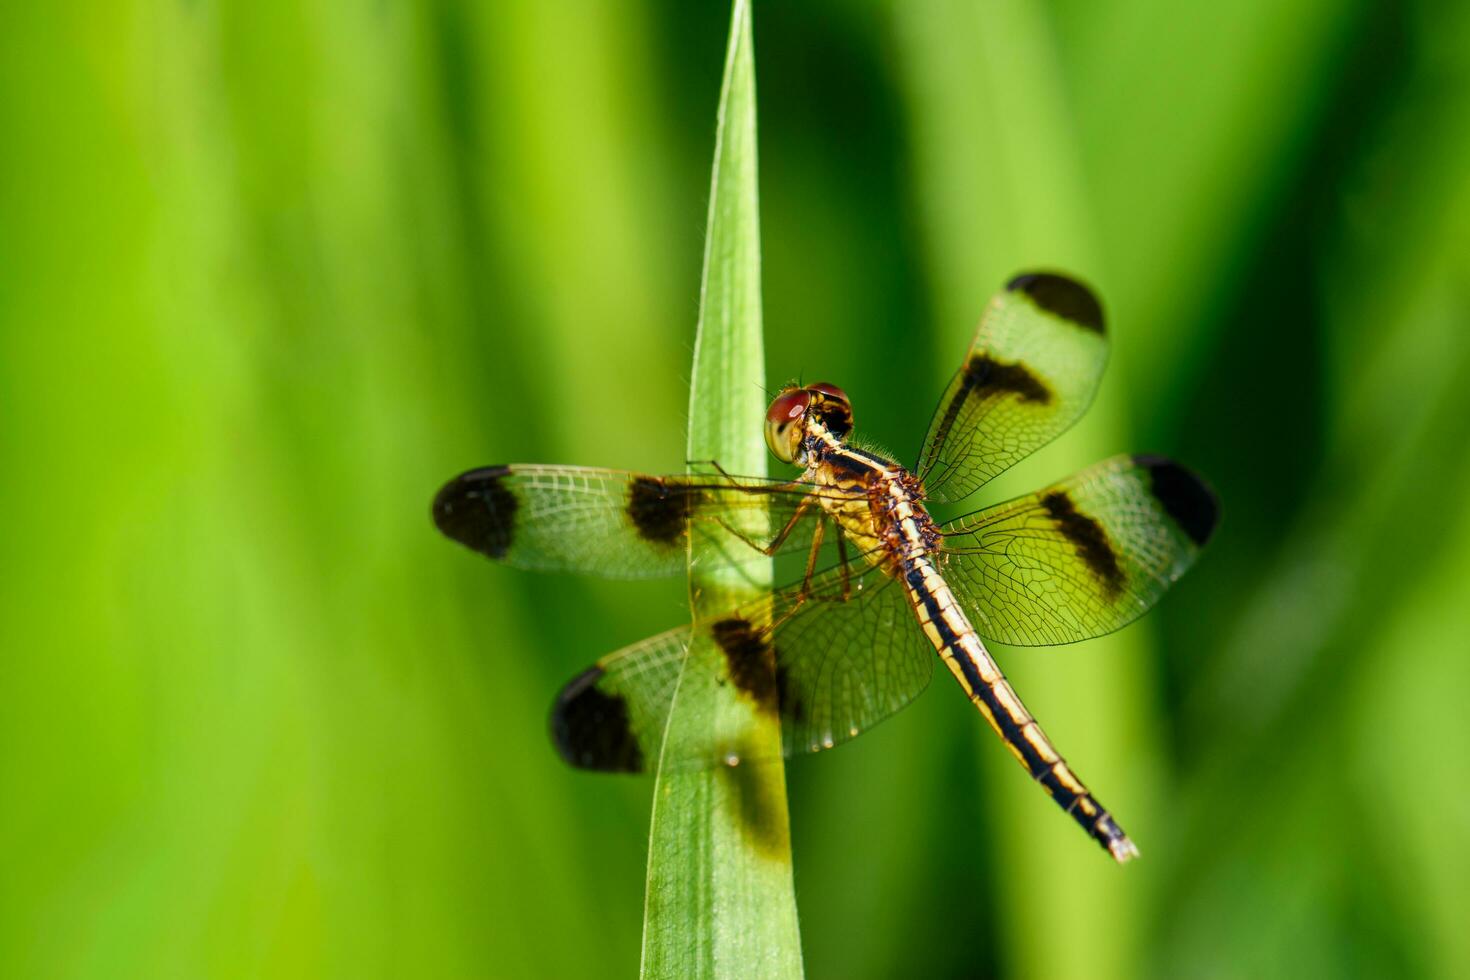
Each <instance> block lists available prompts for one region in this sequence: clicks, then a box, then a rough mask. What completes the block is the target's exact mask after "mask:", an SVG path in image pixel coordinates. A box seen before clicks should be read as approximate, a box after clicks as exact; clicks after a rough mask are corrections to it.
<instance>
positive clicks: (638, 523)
mask: <svg viewBox="0 0 1470 980" xmlns="http://www.w3.org/2000/svg"><path fill="white" fill-rule="evenodd" d="M700 494H701V491H699V490H696V489H695V488H693V487H689V486H685V485H684V484H681V483H670V482H668V481H666V480H660V479H659V478H657V477H652V476H635V477H634V478H633V481H632V482H631V483H630V484H629V485H628V518H629V520H631V521H632V522H633V527H634V528H636V529H637V531H638V533H639V534H640V535H641V536H642V537H643V538H644V539H645V540H647V541H655V542H658V543H659V544H673V543H674V542H675V541H677V540H679V536H680V535H682V534H683V533H684V530H685V528H687V527H688V526H689V517H690V515H692V514H693V513H694V508H695V505H696V504H697V503H698V502H699V498H700Z"/></svg>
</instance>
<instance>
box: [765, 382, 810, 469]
mask: <svg viewBox="0 0 1470 980" xmlns="http://www.w3.org/2000/svg"><path fill="white" fill-rule="evenodd" d="M811 403H812V396H811V392H809V391H807V390H805V389H803V388H788V389H786V390H785V391H783V392H781V394H779V395H777V396H776V400H775V401H773V402H771V407H770V408H769V409H767V410H766V445H767V446H769V447H770V450H771V452H772V453H774V454H775V456H776V458H777V459H779V460H781V462H783V463H790V462H792V461H793V460H794V459H796V449H797V446H798V445H799V444H800V442H801V434H802V430H803V426H802V424H801V423H802V417H803V416H804V415H806V410H807V409H808V408H809V407H810V406H811Z"/></svg>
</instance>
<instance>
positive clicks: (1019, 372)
mask: <svg viewBox="0 0 1470 980" xmlns="http://www.w3.org/2000/svg"><path fill="white" fill-rule="evenodd" d="M1107 356H1108V340H1107V335H1106V332H1105V329H1104V326H1103V314H1102V307H1101V306H1100V305H1099V304H1098V301H1097V299H1096V297H1094V296H1093V294H1092V292H1091V291H1090V290H1089V289H1088V288H1087V287H1086V286H1084V285H1082V284H1081V283H1078V282H1076V281H1075V280H1073V279H1069V278H1067V277H1065V276H1061V275H1057V274H1055V273H1046V272H1040V273H1028V274H1025V275H1020V276H1017V277H1016V278H1014V279H1012V280H1011V281H1010V283H1009V284H1007V286H1006V288H1005V290H1004V291H1002V292H1001V293H999V294H997V295H996V296H995V298H994V299H992V300H991V301H990V306H989V307H988V308H987V309H986V311H985V313H984V315H983V316H982V317H981V318H980V326H979V328H978V329H977V330H976V333H975V340H974V342H973V343H972V344H971V345H970V352H969V355H968V357H967V358H966V359H965V365H964V367H962V368H960V370H959V372H958V373H956V374H955V376H954V379H953V380H952V381H950V383H949V387H948V388H946V389H945V392H944V396H943V398H941V400H940V403H939V408H938V409H937V410H936V411H935V413H934V418H933V420H932V421H931V422H930V423H929V433H928V435H927V436H925V438H924V451H923V454H922V455H921V456H920V459H919V462H918V465H917V466H915V467H914V472H915V474H916V475H917V476H918V477H919V480H920V481H921V482H922V483H923V485H924V489H925V492H926V493H927V495H928V496H929V497H930V498H931V499H933V500H939V501H952V500H960V499H962V498H964V497H967V496H969V495H970V494H971V493H973V492H974V491H975V490H976V489H978V488H979V487H980V486H981V485H982V484H984V483H985V482H986V481H988V480H989V479H991V478H992V477H994V476H995V475H996V474H998V473H1000V472H1001V471H1003V470H1005V469H1007V468H1008V467H1010V466H1011V465H1012V464H1013V463H1016V462H1017V461H1019V460H1021V459H1023V458H1025V457H1026V456H1029V455H1030V454H1031V453H1033V452H1035V451H1036V450H1037V449H1040V448H1041V447H1042V446H1044V445H1046V444H1047V443H1048V442H1051V441H1052V440H1053V439H1055V438H1056V437H1057V436H1058V435H1060V434H1061V433H1062V432H1063V431H1065V430H1066V429H1067V427H1068V426H1070V425H1071V424H1072V423H1073V422H1075V421H1076V420H1077V419H1078V418H1079V417H1080V416H1081V415H1082V413H1083V412H1084V411H1086V409H1087V406H1088V405H1089V404H1091V402H1092V396H1093V394H1094V393H1095V392H1096V391H1097V384H1098V379H1099V378H1100V377H1101V376H1102V370H1103V366H1104V364H1105V363H1106V362H1107Z"/></svg>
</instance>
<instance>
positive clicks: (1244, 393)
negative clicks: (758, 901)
mask: <svg viewBox="0 0 1470 980" xmlns="http://www.w3.org/2000/svg"><path fill="white" fill-rule="evenodd" d="M728 15H729V11H728V7H727V6H726V5H725V4H723V3H710V4H687V3H677V2H673V0H662V2H638V0H625V2H621V3H617V4H602V5H597V6H593V5H591V4H580V3H535V4H530V3H526V4H517V3H508V4H471V3H456V2H451V0H437V2H436V0H425V2H420V3H402V2H393V0H378V2H358V3H350V2H337V3H313V4H299V3H296V2H276V0H248V2H246V0H241V2H229V3H219V2H204V0H200V2H182V0H174V2H159V0H155V2H147V0H138V2H117V3H112V4H105V5H83V4H66V3H58V4H26V3H9V4H5V5H3V7H0V139H3V144H0V343H3V351H0V433H3V437H0V453H3V457H0V458H3V466H4V473H5V478H4V480H3V482H0V499H3V503H4V512H5V514H6V518H7V519H6V527H7V528H8V531H7V533H6V535H5V546H4V554H5V559H6V560H5V564H4V567H3V581H0V584H3V588H0V631H3V632H0V635H3V637H4V648H3V649H4V660H3V667H0V841H3V847H4V850H5V855H4V863H3V868H4V870H3V873H0V974H3V975H5V976H14V977H38V978H40V977H113V976H117V977H185V978H188V977H205V976H209V977H216V976H217V977H353V978H359V977H408V976H412V977H440V976H444V977H453V976H566V977H570V976H602V975H621V976H627V975H630V974H632V973H633V972H634V971H635V970H636V967H637V962H638V949H639V934H640V928H641V916H642V900H643V899H642V891H643V873H644V847H645V841H646V834H647V817H648V811H649V793H650V788H651V782H650V781H648V780H636V779H621V778H608V777H602V778H599V777H596V776H590V775H586V774H581V773H576V772H573V771H571V770H569V769H567V768H565V767H563V766H562V765H561V764H560V763H559V762H558V761H557V759H556V758H555V756H554V754H553V752H552V749H551V747H550V745H549V742H548V739H547V737H546V734H545V718H546V712H547V709H548V706H549V703H550V700H551V698H552V696H553V694H554V693H555V691H556V690H557V688H558V687H559V685H560V684H561V683H562V682H563V681H564V680H565V679H566V678H568V677H569V676H571V674H572V673H573V672H575V671H576V670H578V669H580V668H581V667H582V666H584V665H585V664H587V663H589V662H590V661H591V660H592V659H594V658H595V657H597V656H599V655H600V654H602V653H603V652H605V651H607V650H610V649H612V648H614V647H617V646H620V645H622V644H624V643H627V642H630V641H632V640H636V639H639V638H641V637H642V636H644V635H646V634H649V633H652V632H655V631H657V630H660V629H663V628H665V627H666V626H668V625H671V624H674V623H677V622H678V621H679V619H680V618H681V617H682V616H684V615H686V611H685V608H684V605H683V603H684V598H685V597H684V589H683V586H682V585H681V584H680V583H668V584H653V585H650V584H619V583H602V582H593V581H586V580H582V579H578V578H572V577H554V578H551V577H535V576H532V575H528V574H522V573H517V572H514V571H510V570H505V569H499V568H495V567H492V566H491V565H490V564H489V563H487V562H483V561H480V560H478V559H477V558H476V557H475V556H473V555H471V554H469V553H468V552H466V551H463V550H462V549H459V548H457V547H455V546H454V545H452V544H451V543H449V542H447V541H445V540H442V539H440V538H439V537H438V536H437V535H436V534H435V532H434V530H433V528H432V526H431V524H430V522H429V519H428V504H429V500H430V497H431V495H432V493H433V492H434V490H435V489H436V487H437V486H438V485H439V483H440V482H441V481H442V480H444V479H445V478H447V477H449V476H451V475H453V474H454V473H456V472H458V471H460V470H462V469H465V468H468V467H470V466H472V465H477V464H482V463H491V462H501V461H508V460H523V461H548V462H578V463H586V464H600V465H612V466H622V467H634V468H640V469H648V470H655V471H658V470H678V469H680V468H681V467H682V463H683V458H682V457H683V453H682V447H683V444H684V432H683V426H684V412H685V399H686V393H687V379H688V371H689V355H690V345H691V342H692V337H693V324H694V319H695V315H696V311H697V302H698V283H699V266H700V257H701V248H702V242H703V225H704V219H705V202H706V194H707V188H708V167H709V161H710V157H711V153H712V136H713V110H714V106H715V102H716V97H717V93H718V86H719V72H720V67H721V58H722V53H723V49H724V43H725V31H726V27H727V21H728ZM755 37H756V62H757V77H758V86H759V91H760V96H761V102H760V113H761V136H762V144H761V154H762V159H761V180H762V185H761V193H762V219H763V235H764V241H765V267H764V269H765V297H766V306H765V318H766V323H767V329H768V338H769V339H768V347H767V351H768V358H769V370H770V379H771V383H772V384H779V383H780V382H781V381H783V380H785V379H787V378H789V377H792V376H795V375H797V374H802V375H804V376H805V377H806V378H807V379H808V380H811V379H816V378H823V379H830V380H832V381H836V382H838V383H841V384H842V385H843V386H844V387H846V388H847V389H848V391H849V392H850V393H851V395H852V397H853V401H854V403H855V405H856V408H857V412H858V422H859V426H860V427H861V428H862V430H863V431H864V432H865V433H866V434H867V435H868V436H870V437H871V438H872V439H874V440H875V441H877V442H878V443H879V444H881V445H884V446H887V447H890V448H891V449H892V450H894V451H895V452H896V453H897V454H898V455H899V456H900V457H901V458H903V459H905V460H909V459H911V458H912V456H913V455H914V453H915V452H916V450H917V447H918V441H919V438H920V436H921V434H922V432H923V430H924V425H925V423H926V421H927V416H928V413H929V411H930V409H931V408H932V406H933V404H934V402H935V399H936V397H937V394H938V391H939V389H940V386H941V385H942V383H943V381H944V379H945V378H946V377H947V376H948V375H949V373H950V371H951V370H952V369H953V368H954V366H955V365H956V364H957V363H958V360H959V359H960V357H961V356H962V354H963V351H964V349H965V345H966V343H967V342H968V338H969V334H970V331H971V329H972V327H973V324H974V320H975V318H976V316H977V315H978V314H979V312H980V310H981V309H982V307H983V304H984V302H985V300H986V298H987V297H988V296H989V294H990V293H991V292H992V291H994V290H995V289H996V288H997V287H998V286H999V285H1000V284H1001V283H1002V282H1003V281H1004V279H1005V278H1006V277H1007V276H1008V275H1009V274H1010V273H1012V272H1014V271H1016V270H1018V269H1021V268H1024V267H1029V266H1049V267H1059V268H1064V269H1069V270H1072V271H1075V272H1077V273H1079V274H1081V275H1083V276H1084V277H1086V278H1088V279H1089V280H1091V281H1092V282H1093V283H1094V284H1095V285H1096V286H1097V288H1098V290H1099V292H1100V293H1101V295H1102V297H1103V299H1104V301H1105V303H1106V305H1107V307H1108V310H1109V313H1110V318H1111V322H1112V325H1113V338H1114V353H1113V358H1112V362H1111V365H1110V368H1109V371H1108V374H1107V376H1106V378H1105V380H1104V385H1103V394H1102V396H1101V398H1100V400H1099V402H1098V404H1097V405H1096V406H1095V408H1094V410H1093V411H1092V413H1091V414H1090V416H1089V417H1088V419H1087V420H1086V422H1085V423H1084V424H1083V425H1081V426H1079V427H1078V429H1077V430H1075V431H1073V432H1072V433H1070V434H1068V435H1067V436H1066V437H1064V438H1063V439H1062V440H1061V441H1059V442H1058V443H1057V444H1055V445H1054V446H1053V447H1051V448H1049V449H1048V450H1046V451H1044V452H1043V453H1041V454H1039V455H1038V456H1037V457H1036V458H1035V459H1033V460H1031V461H1028V462H1027V463H1025V464H1023V465H1022V466H1020V467H1018V468H1017V470H1016V471H1015V472H1013V473H1011V474H1007V475H1006V476H1005V477H1003V478H1002V479H1001V480H1000V481H997V485H996V486H994V487H992V488H987V490H986V491H984V494H985V496H984V497H983V498H981V502H984V501H986V500H994V499H1000V498H1001V497H1002V496H1006V495H1009V494H1011V493H1014V492H1020V491H1024V490H1027V489H1030V488H1033V487H1035V486H1039V485H1041V484H1042V483H1045V482H1047V481H1049V480H1051V479H1053V478H1056V477H1059V476H1061V475H1064V474H1065V473H1066V472H1067V471H1069V470H1070V469H1073V468H1075V467H1078V466H1080V465H1083V464H1085V463H1088V462H1091V461H1092V460H1095V459H1099V458H1102V457H1103V456H1106V455H1109V454H1111V453H1114V452H1120V451H1130V450H1148V451H1153V452H1164V453H1169V454H1172V455H1175V456H1177V457H1178V458H1180V459H1182V460H1184V461H1186V462H1187V463H1188V464H1190V465H1191V466H1193V467H1195V468H1197V469H1199V470H1200V471H1201V472H1202V473H1204V474H1206V475H1207V476H1208V477H1209V478H1210V479H1211V480H1212V481H1213V483H1214V484H1215V486H1216V488H1217V489H1218V491H1219V493H1220V495H1221V497H1222V498H1223V501H1224V523H1223V526H1222V528H1221V530H1220V532H1219V534H1218V537H1217V539H1216V540H1215V542H1214V543H1213V544H1212V545H1211V547H1210V549H1209V551H1208V552H1207V554H1206V555H1205V558H1204V560H1203V561H1202V562H1201V564H1200V565H1199V567H1198V568H1197V569H1196V570H1195V571H1194V572H1193V573H1191V574H1190V576H1189V577H1188V578H1186V579H1185V580H1184V581H1183V582H1182V583H1181V584H1180V585H1179V586H1178V587H1177V588H1176V590H1175V591H1174V592H1173V593H1172V594H1171V595H1170V596H1169V597H1168V599H1167V600H1166V601H1165V602H1164V603H1163V605H1162V607H1161V608H1160V609H1159V610H1158V611H1157V612H1156V613H1154V614H1153V615H1151V616H1149V617H1147V618H1146V619H1145V620H1143V621H1142V622H1140V623H1139V624H1138V625H1136V626H1134V627H1132V628H1130V629H1128V630H1125V631H1124V632H1122V633H1120V634H1117V635H1115V636H1113V637H1110V638H1107V639H1105V640H1099V641H1094V642H1091V643H1087V644H1083V645H1080V646H1077V647H1067V648H1059V649H1053V650H1033V651H1026V650H1006V649H1001V650H998V651H997V654H998V657H999V658H1000V659H1001V661H1002V663H1003V665H1004V666H1006V668H1007V670H1008V671H1009V672H1010V674H1011V675H1012V678H1013V680H1014V681H1015V684H1016V686H1017V688H1018V689H1019V690H1020V691H1021V693H1022V694H1023V696H1025V697H1026V698H1027V700H1028V702H1029V704H1030V706H1031V708H1032V709H1033V711H1035V713H1036V714H1037V716H1038V717H1040V718H1041V719H1042V720H1043V722H1044V723H1045V724H1046V726H1047V728H1048V730H1049V731H1050V733H1051V734H1052V736H1053V737H1054V738H1055V740H1056V741H1057V743H1058V745H1059V746H1060V748H1061V749H1062V751H1063V752H1064V753H1066V754H1067V755H1068V757H1069V758H1070V760H1071V761H1072V763H1073V764H1074V765H1075V767H1076V769H1077V771H1078V772H1079V773H1080V774H1081V775H1082V776H1083V777H1084V778H1085V779H1087V780H1088V781H1089V782H1090V783H1091V784H1092V786H1093V788H1094V789H1096V790H1097V792H1098V794H1099V795H1100V796H1101V798H1102V799H1103V800H1104V802H1105V803H1106V804H1107V805H1109V806H1110V807H1111V808H1112V809H1113V811H1114V812H1115V813H1116V814H1117V815H1118V818H1119V820H1120V822H1121V823H1122V824H1123V825H1124V826H1125V827H1127V828H1128V830H1129V831H1130V833H1131V834H1132V836H1133V837H1134V839H1135V840H1137V841H1138V842H1139V845H1140V847H1141V848H1142V851H1143V860H1141V861H1139V862H1137V863H1135V864H1133V865H1130V866H1128V867H1127V868H1122V869H1120V868H1116V867H1113V866H1111V864H1110V863H1109V862H1108V861H1107V860H1106V858H1105V857H1104V856H1103V855H1101V854H1100V853H1098V851H1097V850H1096V847H1095V845H1093V844H1092V843H1091V842H1090V841H1088V840H1087V839H1086V838H1085V836H1084V835H1082V834H1080V833H1079V832H1078V831H1077V829H1076V827H1075V826H1073V825H1072V823H1071V822H1070V821H1068V820H1066V819H1064V818H1063V817H1061V816H1060V815H1059V814H1057V813H1056V812H1054V807H1053V805H1052V804H1051V803H1050V802H1049V801H1048V800H1047V799H1046V798H1045V796H1044V794H1042V793H1040V792H1039V791H1037V790H1036V788H1035V787H1034V786H1032V785H1030V784H1029V781H1028V780H1026V779H1025V778H1024V776H1023V775H1022V774H1021V773H1020V772H1019V771H1017V770H1016V768H1015V765H1014V763H1013V762H1011V761H1010V759H1009V757H1008V755H1007V753H1005V752H1004V751H1003V750H1002V749H1001V748H1000V746H999V745H998V743H997V742H996V740H995V739H994V736H993V735H992V734H991V733H990V732H989V731H988V730H986V729H985V727H984V726H983V724H981V723H980V720H979V719H978V718H977V717H976V715H975V713H974V711H973V709H971V708H970V707H969V706H968V705H967V704H965V702H964V699H963V698H962V697H960V696H959V695H958V692H957V691H955V690H953V689H952V688H953V685H952V684H949V683H948V681H947V679H946V678H944V677H943V676H940V677H939V679H938V681H937V682H936V683H935V685H934V686H933V690H932V691H931V692H930V693H929V694H928V695H927V696H926V697H925V698H923V699H922V700H921V701H920V702H919V703H918V704H916V705H915V706H913V707H912V708H910V709H909V710H907V711H905V712H904V713H902V714H901V715H900V716H898V717H897V718H895V719H894V720H893V721H891V722H889V723H887V724H885V725H883V726H881V727H880V728H878V729H877V730H875V731H874V732H872V733H871V734H869V735H865V736H864V737H863V738H862V739H860V740H858V741H857V742H855V743H854V744H853V745H852V746H850V747H847V748H844V749H843V750H842V751H841V752H837V753H834V754H833V755H831V756H824V757H822V758H820V759H812V760H798V761H796V762H795V763H793V764H792V765H791V767H790V769H789V782H790V787H791V794H792V814H793V834H794V846H795V859H796V887H797V895H798V901H799V904H800V908H801V914H802V933H803V945H804V951H805V957H806V965H807V969H808V972H809V974H810V975H811V976H813V977H863V976H873V977H884V976H894V975H899V974H908V975H927V976H944V975H952V976H986V975H991V976H1031V977H1061V976H1080V975H1083V974H1084V973H1086V974H1087V975H1091V976H1119V977H1133V976H1142V975H1154V976H1168V977H1178V976H1220V977H1226V976H1267V975H1275V976H1292V977H1300V976H1332V977H1342V976H1354V975H1358V976H1387V975H1409V976H1467V975H1470V930H1466V929H1465V928H1464V922H1465V916H1466V910H1467V909H1470V790H1467V786H1470V753H1467V751H1466V748H1467V746H1470V712H1467V711H1466V709H1465V704H1464V702H1465V698H1466V693H1467V691H1470V658H1467V653H1470V601H1467V599H1470V513H1467V507H1466V500H1467V496H1470V452H1467V449H1470V7H1467V6H1466V5H1464V4H1459V5H1450V4H1443V5H1441V4H1435V3H1429V2H1405V3H1398V4H1379V3H1372V2H1361V3H1350V2H1324V0H1236V2H1231V3H1225V4H1210V5H1204V6H1201V7H1198V8H1195V9H1192V10H1191V11H1190V12H1189V13H1187V14H1186V13H1184V12H1183V9H1182V8H1180V7H1178V5H1176V4H1171V3H1164V2H1161V0H1122V2H1114V3H1106V4H1095V3H1084V2H1081V0H1055V2H1051V3H1045V2H1036V3H1033V2H1023V0H1003V2H998V3H994V4H984V5H981V4H965V3H958V2H942V0H922V2H915V0H904V2H902V3H899V2H889V3H879V4H872V3H858V2H849V3H837V2H813V3H804V4H777V3H770V2H766V3H759V4H757V6H756V9H755ZM759 423H760V420H759V419H752V420H751V424H752V425H753V426H755V425H759Z"/></svg>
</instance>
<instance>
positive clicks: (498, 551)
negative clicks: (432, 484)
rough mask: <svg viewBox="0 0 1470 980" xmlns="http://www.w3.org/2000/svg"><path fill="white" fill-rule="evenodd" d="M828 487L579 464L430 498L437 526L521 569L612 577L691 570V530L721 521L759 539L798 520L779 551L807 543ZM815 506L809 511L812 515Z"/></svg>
mask: <svg viewBox="0 0 1470 980" xmlns="http://www.w3.org/2000/svg"><path fill="white" fill-rule="evenodd" d="M814 494H819V495H822V496H828V497H831V496H844V495H843V494H842V491H840V490H835V489H832V488H817V487H813V486H811V485H809V484H801V483H791V482H781V481H777V480H760V479H756V478H752V477H723V476H694V477H689V476H648V475H646V474H642V473H632V472H628V471H626V470H604V469H593V468H590V467H582V466H534V465H533V466H528V465H514V466H490V467H485V468H483V469H478V470H471V471H469V472H468V473H463V474H461V475H460V476H457V477H455V478H454V479H453V480H450V481H449V482H448V483H447V484H445V485H444V487H443V488H442V489H441V490H440V491H439V493H438V495H437V496H436V497H435V498H434V507H433V514H434V523H435V524H436V525H438V527H439V530H440V531H442V532H444V534H446V535H447V536H449V537H450V538H453V539H454V540H456V541H458V542H460V543H461V544H463V545H465V546H467V547H469V548H472V549H474V550H475V551H478V552H480V553H481V554H483V555H487V556H489V557H490V558H494V559H496V560H497V561H503V562H506V563H507V564H510V565H514V566H516V567H518V568H528V569H533V570H536V571H572V572H582V573H586V574H590V575H601V576H605V577H608V578H630V579H632V578H654V577H658V576H672V575H683V574H685V573H686V572H687V570H688V543H689V536H690V535H691V534H695V535H701V536H702V537H701V540H706V539H708V538H709V532H711V531H713V530H715V529H717V528H719V527H721V524H720V522H721V521H723V522H724V524H725V525H727V526H730V527H734V528H738V529H740V530H741V531H742V532H744V533H746V534H747V535H750V536H751V537H752V539H753V540H754V541H756V542H758V543H760V544H765V543H766V542H768V541H769V540H770V539H771V537H772V536H773V535H774V534H776V533H777V532H779V531H780V530H781V529H782V528H784V527H785V526H786V525H787V523H788V522H789V521H791V519H792V518H793V517H798V515H800V517H801V519H799V520H798V521H797V523H796V526H795V527H794V528H793V530H792V532H791V534H790V536H789V537H788V538H787V539H786V540H785V541H784V543H783V547H785V548H792V549H800V548H802V547H804V546H806V545H809V544H810V542H811V535H812V529H813V526H814V524H815V521H814V520H810V519H807V518H808V517H811V518H814V517H816V516H817V512H818V511H819V510H820V508H818V507H815V506H813V505H814V504H815V503H816V498H815V497H814V496H813V495H814ZM808 512H809V513H808ZM720 540H721V541H722V542H724V543H725V544H726V545H727V546H726V547H724V548H723V549H722V551H721V552H720V554H721V557H722V558H723V559H724V560H728V561H730V562H735V563H740V562H746V561H751V560H754V559H756V558H759V557H762V555H761V553H760V552H759V551H757V550H756V549H755V548H754V547H746V546H745V545H743V544H741V543H740V542H739V541H736V542H735V543H734V544H733V545H730V544H729V542H728V539H726V538H723V537H721V538H720Z"/></svg>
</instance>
